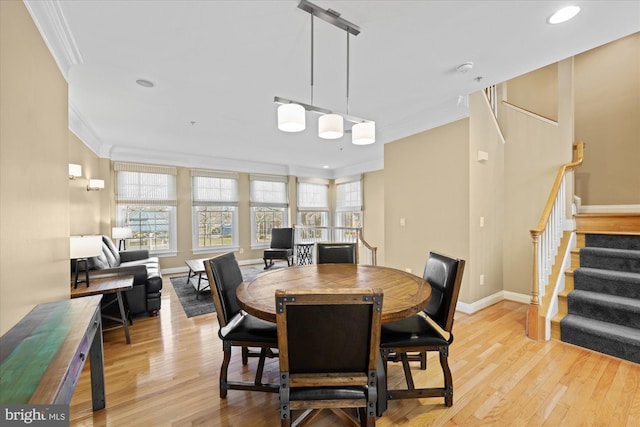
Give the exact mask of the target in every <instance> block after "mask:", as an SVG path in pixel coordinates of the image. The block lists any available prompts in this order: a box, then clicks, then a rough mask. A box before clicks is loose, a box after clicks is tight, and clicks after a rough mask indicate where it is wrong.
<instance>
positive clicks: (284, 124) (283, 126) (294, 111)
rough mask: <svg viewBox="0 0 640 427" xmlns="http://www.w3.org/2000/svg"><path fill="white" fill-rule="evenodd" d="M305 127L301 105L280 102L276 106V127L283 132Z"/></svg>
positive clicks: (296, 130) (298, 130) (295, 130)
mask: <svg viewBox="0 0 640 427" xmlns="http://www.w3.org/2000/svg"><path fill="white" fill-rule="evenodd" d="M305 127H306V121H305V111H304V107H303V106H302V105H298V104H282V105H281V106H279V107H278V129H280V130H281V131H283V132H300V131H303V130H304V129H305Z"/></svg>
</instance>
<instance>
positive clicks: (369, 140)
mask: <svg viewBox="0 0 640 427" xmlns="http://www.w3.org/2000/svg"><path fill="white" fill-rule="evenodd" d="M351 142H352V143H353V144H354V145H369V144H373V143H374V142H376V123H375V122H365V123H357V124H355V125H353V127H352V128H351Z"/></svg>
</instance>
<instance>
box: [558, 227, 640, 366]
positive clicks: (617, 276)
mask: <svg viewBox="0 0 640 427" xmlns="http://www.w3.org/2000/svg"><path fill="white" fill-rule="evenodd" d="M576 226H577V227H576V228H577V231H576V234H577V249H575V250H573V251H572V259H571V269H570V270H569V271H567V272H565V289H564V291H563V292H562V293H561V294H560V295H559V296H558V315H557V316H556V317H555V318H554V319H553V321H552V337H553V338H557V339H561V340H562V341H564V342H568V343H571V344H575V345H579V346H581V347H585V348H589V349H591V350H595V351H598V352H601V353H605V354H609V355H611V356H615V357H619V358H621V359H626V360H630V361H632V362H635V363H640V214H588V215H578V216H577V217H576Z"/></svg>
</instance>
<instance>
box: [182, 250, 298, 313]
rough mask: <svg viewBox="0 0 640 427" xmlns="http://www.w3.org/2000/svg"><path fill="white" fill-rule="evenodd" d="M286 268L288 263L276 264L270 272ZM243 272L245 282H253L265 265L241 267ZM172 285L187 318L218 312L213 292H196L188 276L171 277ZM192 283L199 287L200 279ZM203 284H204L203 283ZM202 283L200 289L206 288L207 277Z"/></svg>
mask: <svg viewBox="0 0 640 427" xmlns="http://www.w3.org/2000/svg"><path fill="white" fill-rule="evenodd" d="M283 266H286V263H283V265H279V264H275V265H274V266H273V267H271V268H270V269H269V270H268V271H272V270H275V269H278V268H282V267H283ZM240 269H241V270H242V279H243V280H244V281H245V282H248V281H251V280H253V279H255V277H256V276H257V275H258V274H260V273H263V272H264V271H265V269H264V265H262V264H252V265H247V266H242V267H240ZM170 279H171V284H172V285H173V289H174V290H175V291H176V295H178V299H179V300H180V304H181V305H182V309H183V310H184V313H185V314H186V315H187V317H194V316H200V315H202V314H207V313H213V312H215V311H216V308H215V306H214V304H213V299H212V297H211V291H210V290H209V289H208V288H207V290H205V291H200V295H198V293H197V292H196V288H195V287H194V286H193V283H190V282H189V281H187V276H186V275H185V276H174V277H171V278H170ZM190 280H191V282H195V283H196V285H197V280H198V277H197V276H196V277H192V278H191V279H190ZM202 282H203V283H202ZM202 282H201V284H200V287H201V288H203V287H205V286H206V283H207V282H206V281H205V277H204V275H203V278H202Z"/></svg>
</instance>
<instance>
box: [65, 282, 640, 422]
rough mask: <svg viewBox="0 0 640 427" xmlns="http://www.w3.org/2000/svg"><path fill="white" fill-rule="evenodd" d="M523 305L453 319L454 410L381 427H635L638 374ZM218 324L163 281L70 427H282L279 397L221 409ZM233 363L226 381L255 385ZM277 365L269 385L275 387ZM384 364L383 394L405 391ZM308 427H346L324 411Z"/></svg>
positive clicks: (413, 404)
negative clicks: (558, 336)
mask: <svg viewBox="0 0 640 427" xmlns="http://www.w3.org/2000/svg"><path fill="white" fill-rule="evenodd" d="M526 312H527V306H526V305H523V304H519V303H515V302H509V301H502V302H500V303H498V304H495V305H493V306H491V307H489V308H487V309H484V310H482V311H480V312H478V313H475V314H473V315H465V314H463V313H456V322H455V326H454V335H455V341H454V343H453V344H452V346H451V348H450V355H449V362H450V365H451V369H452V372H453V381H454V397H453V400H454V403H453V406H452V407H450V408H447V407H445V406H444V401H443V399H436V398H425V399H419V400H418V399H416V400H402V401H392V402H389V409H388V410H387V412H386V413H385V414H384V416H383V417H381V418H378V420H377V425H378V426H382V427H385V426H420V427H422V426H607V427H611V426H640V365H639V364H635V363H632V362H628V361H624V360H620V359H616V358H613V357H610V356H606V355H602V354H599V353H596V352H592V351H590V350H586V349H582V348H580V347H575V346H572V345H570V344H565V343H562V342H559V341H551V342H537V341H532V340H530V339H528V338H527V337H526V336H525V332H524V322H525V316H526ZM215 316H216V315H215V314H208V315H203V316H198V317H193V318H191V319H187V317H186V316H185V315H184V312H183V310H182V307H181V305H180V302H179V301H178V298H177V296H176V295H175V292H174V290H173V287H172V286H171V283H170V281H169V278H168V277H166V276H165V277H164V289H163V293H162V309H161V310H160V315H159V316H158V317H155V318H138V319H135V321H134V324H133V326H132V327H131V328H130V331H131V344H130V345H127V344H125V340H124V334H123V332H122V329H114V330H111V331H107V332H105V336H104V341H105V342H104V360H105V383H106V393H107V407H106V409H104V410H101V411H98V412H92V411H91V389H90V375H89V369H88V366H89V364H88V363H87V364H86V366H85V368H84V371H83V373H82V376H81V378H80V381H79V383H78V386H77V388H76V392H75V394H74V397H73V400H72V402H71V407H70V416H71V426H223V427H231V426H238V427H240V426H250V427H261V426H278V425H279V423H280V421H279V406H278V396H277V395H276V394H267V393H255V392H244V391H237V390H230V391H229V392H228V396H227V399H225V400H222V399H220V398H219V390H218V375H219V370H220V364H221V361H222V344H221V342H220V340H219V339H218V336H217V332H218V323H217V320H216V317H215ZM256 364H257V361H256V360H255V359H251V360H250V361H249V365H248V367H243V366H242V364H241V361H240V354H239V352H235V349H234V355H233V357H232V363H231V366H230V369H229V378H230V379H232V378H239V377H241V378H243V379H244V380H247V381H250V380H252V378H253V374H254V369H255V367H256ZM277 372H278V365H277V360H272V361H267V364H266V367H265V376H264V379H265V380H269V382H275V381H276V379H277ZM413 374H414V379H415V381H416V384H428V383H433V384H437V383H438V384H439V383H440V382H441V381H442V372H441V370H440V366H439V363H438V360H437V357H436V355H435V354H433V355H430V356H429V368H428V369H427V370H426V371H420V370H419V369H418V368H417V366H416V367H415V369H414V371H413ZM403 382H404V377H403V375H402V368H401V366H400V364H390V367H389V386H390V387H391V388H392V387H394V386H398V385H400V384H403ZM312 425H313V426H323V427H324V426H335V425H343V424H342V422H341V421H340V420H339V419H338V418H337V417H336V416H335V415H333V414H331V413H330V412H328V411H323V413H321V414H320V416H319V417H317V418H316V419H315V420H314V423H312Z"/></svg>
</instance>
